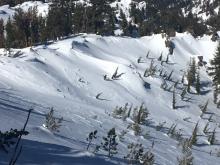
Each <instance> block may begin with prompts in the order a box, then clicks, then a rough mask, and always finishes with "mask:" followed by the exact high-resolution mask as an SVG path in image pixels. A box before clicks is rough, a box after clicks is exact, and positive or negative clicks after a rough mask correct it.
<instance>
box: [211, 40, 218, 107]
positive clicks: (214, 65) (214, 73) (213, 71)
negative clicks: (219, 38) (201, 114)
mask: <svg viewBox="0 0 220 165" xmlns="http://www.w3.org/2000/svg"><path fill="white" fill-rule="evenodd" d="M208 69H209V71H210V72H209V75H210V76H212V81H213V85H214V87H215V91H214V103H217V97H218V95H219V90H218V86H219V85H220V43H219V45H218V47H217V51H216V53H215V56H214V59H213V60H212V61H211V67H209V68H208Z"/></svg>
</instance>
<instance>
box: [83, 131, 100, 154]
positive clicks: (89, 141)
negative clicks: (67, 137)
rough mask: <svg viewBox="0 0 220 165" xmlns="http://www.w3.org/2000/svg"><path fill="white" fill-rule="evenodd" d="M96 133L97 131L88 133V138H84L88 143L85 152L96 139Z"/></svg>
mask: <svg viewBox="0 0 220 165" xmlns="http://www.w3.org/2000/svg"><path fill="white" fill-rule="evenodd" d="M97 133H98V131H97V130H95V131H93V132H90V133H89V135H88V137H87V138H86V140H87V141H88V145H87V148H86V149H87V150H89V147H90V145H91V144H92V141H93V140H94V139H96V138H97V136H96V135H97Z"/></svg>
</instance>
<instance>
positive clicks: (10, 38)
mask: <svg viewBox="0 0 220 165" xmlns="http://www.w3.org/2000/svg"><path fill="white" fill-rule="evenodd" d="M5 30H6V44H5V46H6V49H7V50H10V48H12V47H14V46H15V40H16V37H15V30H14V26H13V24H12V21H11V18H10V17H9V19H8V21H7V24H6V27H5Z"/></svg>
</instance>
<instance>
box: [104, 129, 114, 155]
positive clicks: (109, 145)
mask: <svg viewBox="0 0 220 165" xmlns="http://www.w3.org/2000/svg"><path fill="white" fill-rule="evenodd" d="M116 137H117V135H116V132H115V128H112V129H110V130H109V132H108V134H107V137H103V140H104V142H102V143H101V145H102V147H103V149H104V150H105V151H107V152H108V157H112V156H113V155H114V154H117V145H118V143H117V141H116Z"/></svg>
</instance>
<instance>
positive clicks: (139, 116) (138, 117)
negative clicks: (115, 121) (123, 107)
mask: <svg viewBox="0 0 220 165" xmlns="http://www.w3.org/2000/svg"><path fill="white" fill-rule="evenodd" d="M149 114H150V113H149V111H148V109H147V108H146V107H144V104H141V106H140V107H139V108H138V107H136V108H135V109H134V110H133V118H132V119H133V121H134V122H135V123H137V124H144V123H145V122H146V121H147V118H148V116H149Z"/></svg>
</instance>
